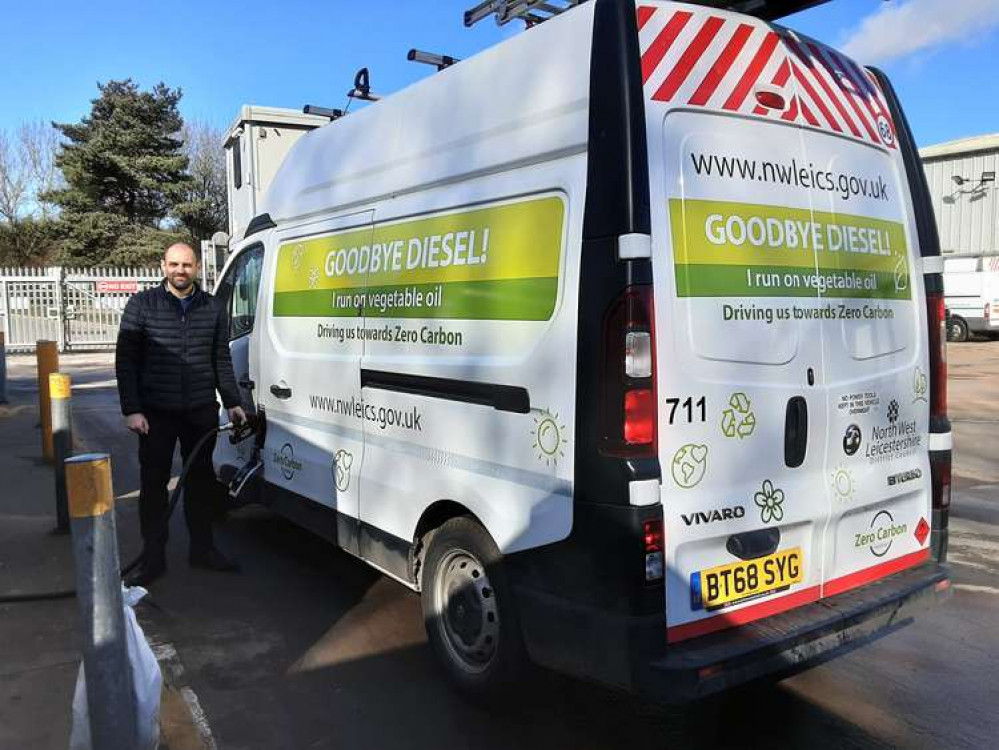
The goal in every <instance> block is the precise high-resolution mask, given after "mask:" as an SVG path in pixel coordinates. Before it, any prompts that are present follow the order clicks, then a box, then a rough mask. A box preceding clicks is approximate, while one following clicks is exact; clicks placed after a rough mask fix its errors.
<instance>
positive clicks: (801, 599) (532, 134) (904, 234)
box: [215, 0, 951, 700]
mask: <svg viewBox="0 0 999 750" xmlns="http://www.w3.org/2000/svg"><path fill="white" fill-rule="evenodd" d="M264 210H265V213H263V214H262V215H260V216H258V217H257V218H256V219H255V220H254V221H253V222H252V223H251V225H250V227H249V228H248V230H247V232H246V236H245V238H244V239H243V240H242V241H241V242H240V243H239V244H238V246H237V247H236V250H235V253H234V255H233V257H232V258H231V259H230V261H229V263H228V266H227V269H226V271H225V275H224V277H223V279H222V280H221V283H220V286H219V289H218V292H219V294H222V295H229V296H230V297H231V302H230V305H231V315H232V344H231V346H232V352H233V359H234V362H235V363H236V368H237V370H236V374H237V379H238V380H239V381H240V384H241V386H242V387H243V388H244V395H245V400H246V404H247V406H248V407H249V408H252V409H254V410H255V411H256V412H257V413H258V414H259V415H260V416H261V418H262V421H263V423H264V428H263V429H262V430H261V432H260V434H259V435H258V438H257V441H256V444H254V443H253V441H247V442H244V443H241V444H239V445H236V446H232V445H230V444H229V443H228V442H226V441H220V445H219V448H218V450H217V452H216V454H215V462H216V466H217V469H218V472H219V475H220V476H221V477H222V478H224V479H226V480H228V479H230V478H232V477H233V475H234V474H235V473H236V472H237V471H238V470H239V469H240V468H241V467H243V466H244V465H252V464H253V462H254V461H256V460H259V461H260V462H261V463H262V467H263V468H262V471H261V472H260V474H259V475H258V476H259V481H256V482H248V483H247V485H246V486H247V490H246V492H247V493H249V496H250V497H253V498H254V499H257V500H260V501H262V502H265V503H267V504H268V505H270V506H272V507H273V508H275V509H276V510H277V511H279V512H281V513H283V514H287V515H288V516H289V517H291V518H293V519H295V520H296V521H298V522H299V523H301V524H302V525H304V526H306V527H308V528H310V529H312V530H314V531H316V532H317V533H319V534H321V535H323V536H325V537H326V538H328V539H330V540H331V541H333V542H334V543H336V544H337V545H339V546H341V547H343V548H344V549H345V550H347V551H349V552H350V553H352V554H354V555H357V556H358V557H359V558H361V559H363V560H365V561H367V562H368V563H370V564H371V565H373V566H374V567H376V568H378V569H379V570H381V571H383V572H384V573H385V574H387V575H389V576H391V577H393V578H395V579H397V580H398V581H400V582H401V583H402V584H403V585H405V586H407V587H409V588H411V589H412V590H414V591H418V592H420V593H421V595H422V602H423V607H424V611H425V614H426V621H427V632H428V635H429V638H430V641H431V643H432V645H433V648H434V650H435V651H436V653H437V655H438V656H439V657H440V659H441V661H442V663H443V664H444V666H445V668H446V671H447V673H448V675H449V676H450V677H451V678H452V680H453V681H454V682H455V683H457V684H458V685H459V686H461V687H462V688H463V689H465V690H466V691H468V692H470V693H473V694H479V695H489V694H492V693H494V692H495V691H499V690H501V689H503V688H505V687H509V685H510V684H511V682H512V681H514V680H515V679H516V677H517V675H518V674H519V671H520V669H521V667H522V666H523V664H524V663H525V661H528V660H529V661H533V662H535V663H538V664H541V665H544V666H547V667H550V668H553V669H556V670H559V671H562V672H565V673H569V674H572V675H576V676H579V677H583V678H586V679H590V680H595V681H598V682H600V683H603V684H607V685H612V686H617V687H620V688H624V689H627V690H631V691H635V692H640V693H643V694H646V695H649V696H653V697H656V698H660V699H664V700H684V699H690V698H693V697H697V696H701V695H706V694H708V693H712V692H715V691H718V690H721V689H724V688H727V687H730V686H733V685H736V684H739V683H743V682H746V681H748V680H750V679H754V678H757V677H761V676H765V675H766V676H781V675H785V674H788V673H790V672H792V671H795V670H798V669H801V668H803V667H805V666H807V665H809V664H812V663H815V662H816V661H818V660H822V659H826V658H828V657H829V656H830V655H831V654H833V653H835V652H839V651H842V650H844V649H849V648H851V647H854V646H856V645H857V644H858V643H861V642H863V641H866V640H870V639H872V638H874V637H877V636H879V635H881V634H883V633H886V632H888V631H889V630H893V629H895V628H896V627H897V626H898V625H899V624H901V623H904V622H907V621H908V618H909V612H910V611H911V609H912V608H913V607H914V606H915V605H916V604H918V603H925V602H927V601H930V600H934V599H937V598H942V597H944V596H946V595H947V588H948V579H947V575H946V571H945V569H944V568H943V567H942V565H941V561H942V559H943V557H944V555H945V550H946V539H947V509H948V505H949V499H950V448H951V435H950V427H949V423H948V421H947V415H946V397H945V384H946V373H945V365H944V358H943V346H944V341H943V337H942V327H943V323H944V319H943V318H944V315H943V296H942V292H943V288H942V283H941V272H942V263H941V260H940V258H939V248H938V242H937V238H936V229H935V225H934V223H933V214H932V209H931V206H930V203H929V197H928V193H927V189H926V185H925V182H924V176H923V171H922V169H921V167H920V164H919V161H918V158H917V154H916V150H915V148H914V145H913V140H912V136H911V134H910V132H909V129H908V126H907V124H906V122H905V119H904V117H903V115H902V113H901V111H900V109H899V106H898V102H897V100H896V98H895V95H894V93H893V91H892V89H891V86H890V85H889V83H888V81H887V80H886V79H885V77H884V76H883V75H882V74H881V73H879V72H877V71H873V70H866V69H863V68H861V67H860V66H858V65H857V64H856V63H854V62H852V61H851V60H849V59H847V58H846V57H844V56H843V55H842V54H840V53H838V52H836V51H835V50H833V49H830V48H829V47H826V46H824V45H822V44H820V43H819V42H816V41H814V40H811V39H808V38H806V37H802V36H801V35H798V34H796V33H794V32H792V31H789V30H787V29H784V28H781V27H779V26H773V25H770V24H769V23H768V22H766V21H764V20H761V19H760V18H755V17H750V16H745V15H739V14H736V13H731V12H725V11H721V10H715V9H712V8H707V7H704V6H699V5H687V4H680V3H670V2H648V1H646V0H642V1H641V2H639V3H638V4H637V6H636V5H634V4H632V3H630V2H621V1H620V0H591V1H590V2H586V3H583V4H582V5H580V6H579V7H577V8H575V9H573V10H570V11H568V12H566V13H564V14H562V15H560V16H558V17H557V18H555V19H553V20H550V21H547V22H545V23H543V24H540V25H539V26H537V27H535V28H532V29H530V30H528V31H526V32H525V33H523V34H520V35H518V36H515V37H513V38H511V39H509V40H507V41H504V42H503V43H502V44H500V45H498V46H496V47H494V48H492V49H489V50H486V51H485V52H483V53H481V54H479V55H477V56H475V57H473V58H471V59H467V60H465V61H463V62H461V63H459V64H457V65H454V66H452V67H450V68H448V69H446V70H444V71H442V72H440V73H437V74H435V75H433V76H431V77H429V78H428V79H426V80H423V81H421V82H420V83H418V84H416V85H414V86H412V87H410V88H408V89H406V90H404V91H402V92H400V93H397V94H395V95H393V96H390V97H388V98H385V99H383V100H382V101H380V102H378V103H377V104H374V105H371V106H368V107H367V108H365V109H363V110H361V111H359V112H356V113H352V114H350V115H349V116H347V117H344V118H342V119H339V120H336V121H334V122H331V123H330V124H329V125H327V126H324V127H322V128H320V129H318V130H315V131H313V132H311V133H308V134H307V135H305V136H303V137H302V138H301V139H300V140H299V141H298V142H297V143H296V144H295V146H294V148H293V149H292V150H291V152H290V153H289V155H288V157H287V159H286V160H285V162H284V163H283V165H282V166H281V168H280V171H279V172H278V174H277V176H276V178H275V180H274V182H273V184H272V186H271V187H270V189H269V191H268V193H267V195H266V198H265V199H264Z"/></svg>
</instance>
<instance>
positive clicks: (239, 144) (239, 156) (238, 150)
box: [232, 135, 243, 190]
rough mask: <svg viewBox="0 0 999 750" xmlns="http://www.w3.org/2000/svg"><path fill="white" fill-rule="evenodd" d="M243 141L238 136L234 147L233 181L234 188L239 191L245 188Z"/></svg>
mask: <svg viewBox="0 0 999 750" xmlns="http://www.w3.org/2000/svg"><path fill="white" fill-rule="evenodd" d="M242 149H243V139H242V138H241V137H240V136H238V135H237V136H236V138H235V143H234V144H233V146H232V181H233V186H234V187H235V188H236V189H237V190H239V189H240V188H241V187H243V153H242Z"/></svg>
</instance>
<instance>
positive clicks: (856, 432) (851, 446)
mask: <svg viewBox="0 0 999 750" xmlns="http://www.w3.org/2000/svg"><path fill="white" fill-rule="evenodd" d="M862 441H863V433H862V432H861V431H860V427H858V426H857V425H855V424H852V425H850V426H849V427H847V428H846V434H844V435H843V452H844V453H845V454H846V455H848V456H852V455H854V454H855V453H856V452H857V451H859V450H860V443H861V442H862Z"/></svg>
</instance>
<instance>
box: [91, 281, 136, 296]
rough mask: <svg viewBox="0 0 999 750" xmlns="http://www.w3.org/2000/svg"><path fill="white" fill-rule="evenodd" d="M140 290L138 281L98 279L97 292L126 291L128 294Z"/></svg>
mask: <svg viewBox="0 0 999 750" xmlns="http://www.w3.org/2000/svg"><path fill="white" fill-rule="evenodd" d="M137 291H139V282H138V281H124V280H123V281H98V282H97V293H98V294H107V293H109V292H124V293H126V294H135V293H136V292H137Z"/></svg>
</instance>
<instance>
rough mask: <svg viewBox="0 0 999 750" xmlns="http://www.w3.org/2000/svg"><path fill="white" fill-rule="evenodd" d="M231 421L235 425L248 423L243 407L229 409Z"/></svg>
mask: <svg viewBox="0 0 999 750" xmlns="http://www.w3.org/2000/svg"><path fill="white" fill-rule="evenodd" d="M229 421H230V422H232V423H233V424H235V425H240V424H243V422H245V421H246V412H245V411H243V407H242V406H234V407H232V408H231V409H229Z"/></svg>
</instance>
